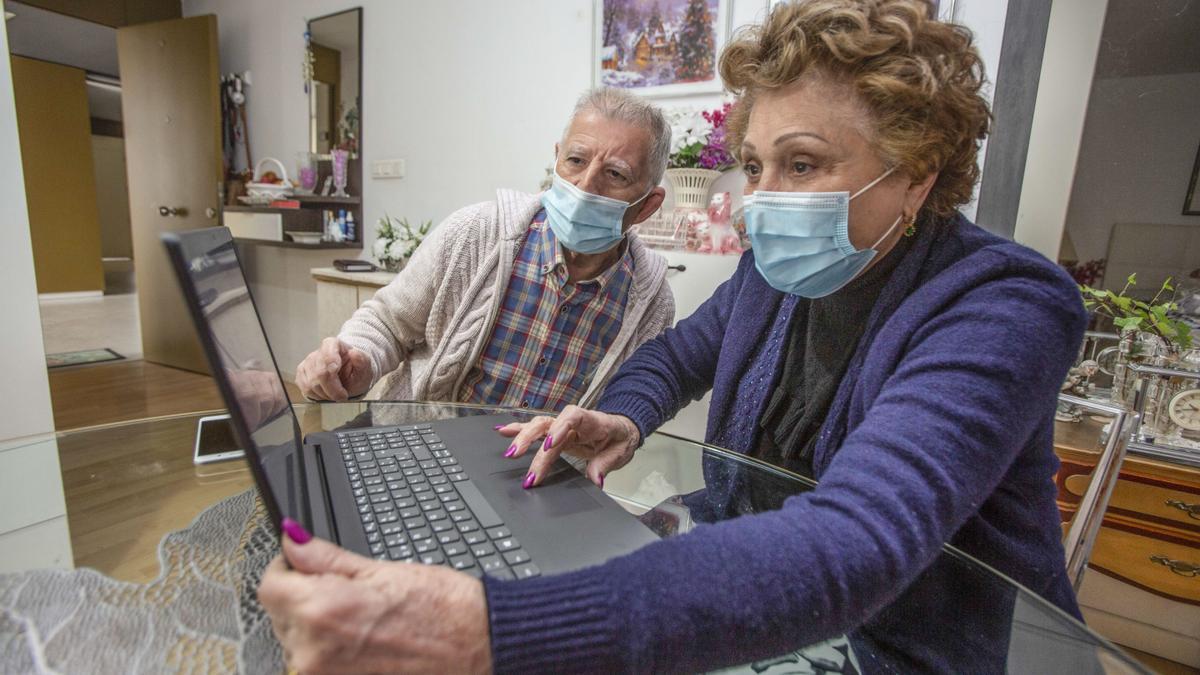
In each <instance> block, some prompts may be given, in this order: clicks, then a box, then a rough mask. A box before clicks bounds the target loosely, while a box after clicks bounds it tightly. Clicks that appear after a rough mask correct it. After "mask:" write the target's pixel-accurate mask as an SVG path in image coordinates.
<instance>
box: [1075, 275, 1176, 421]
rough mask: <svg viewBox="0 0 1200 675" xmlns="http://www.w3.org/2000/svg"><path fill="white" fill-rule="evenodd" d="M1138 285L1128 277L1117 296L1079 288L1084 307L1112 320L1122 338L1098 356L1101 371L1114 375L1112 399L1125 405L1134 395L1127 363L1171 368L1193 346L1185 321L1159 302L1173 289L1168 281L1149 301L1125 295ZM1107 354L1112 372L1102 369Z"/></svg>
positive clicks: (1172, 306)
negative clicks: (1111, 360) (1171, 313)
mask: <svg viewBox="0 0 1200 675" xmlns="http://www.w3.org/2000/svg"><path fill="white" fill-rule="evenodd" d="M1136 285H1137V274H1130V275H1129V278H1127V279H1126V280H1125V286H1124V288H1122V289H1121V291H1120V292H1119V293H1117V292H1113V291H1109V290H1104V289H1099V288H1092V287H1091V286H1087V285H1081V286H1080V287H1079V290H1080V292H1081V293H1082V294H1083V305H1084V307H1086V308H1087V309H1088V310H1090V311H1092V312H1094V313H1096V314H1099V315H1102V316H1107V317H1109V318H1111V319H1112V322H1113V325H1114V326H1115V327H1116V329H1117V332H1119V333H1120V335H1121V339H1120V342H1119V343H1118V345H1117V346H1116V347H1110V348H1108V349H1106V350H1103V351H1102V352H1101V353H1100V354H1099V355H1097V360H1098V361H1099V362H1100V364H1101V366H1100V367H1101V368H1102V369H1104V370H1105V371H1106V372H1109V374H1111V375H1112V376H1113V389H1112V400H1113V401H1114V402H1115V403H1117V404H1120V405H1126V406H1127V405H1128V404H1129V402H1130V401H1129V399H1130V398H1131V396H1132V394H1133V388H1134V387H1133V384H1134V383H1133V378H1130V377H1128V371H1127V369H1126V366H1127V365H1129V364H1130V363H1145V364H1149V365H1157V366H1165V367H1171V366H1172V365H1173V364H1175V363H1176V362H1178V361H1179V359H1180V358H1181V357H1182V356H1183V354H1184V353H1185V352H1186V351H1187V350H1189V349H1191V347H1192V331H1191V328H1190V327H1189V326H1188V325H1187V324H1186V323H1184V322H1182V321H1180V320H1178V319H1174V318H1171V317H1170V316H1168V314H1169V313H1170V312H1172V311H1174V310H1175V309H1177V307H1176V305H1175V303H1174V302H1172V301H1170V300H1166V301H1163V302H1159V300H1160V299H1161V298H1162V297H1163V294H1164V293H1168V294H1169V293H1171V292H1173V291H1174V290H1175V289H1174V287H1173V286H1171V279H1170V278H1167V280H1166V281H1164V282H1163V284H1162V287H1161V288H1159V289H1158V292H1157V293H1155V294H1154V297H1153V298H1151V299H1150V301H1149V302H1144V301H1142V300H1138V299H1137V298H1133V297H1130V296H1129V295H1127V293H1128V292H1129V289H1130V288H1131V287H1132V286H1136ZM1106 353H1107V354H1108V355H1110V356H1111V357H1112V358H1114V359H1115V360H1114V362H1113V366H1112V368H1111V370H1110V369H1109V368H1106V367H1105V361H1106V359H1105V358H1103V357H1104V356H1105V355H1106Z"/></svg>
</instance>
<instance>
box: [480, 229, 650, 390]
mask: <svg viewBox="0 0 1200 675" xmlns="http://www.w3.org/2000/svg"><path fill="white" fill-rule="evenodd" d="M621 245H622V246H625V251H624V253H623V254H622V255H621V258H620V260H619V261H617V263H616V264H614V265H611V266H610V267H609V268H608V269H606V270H604V272H603V273H601V274H600V276H598V277H596V278H595V279H590V280H588V281H581V282H578V283H575V284H571V283H569V282H568V281H567V267H566V261H565V259H564V258H563V254H562V250H561V248H560V247H559V245H558V239H557V238H556V237H555V236H554V232H553V231H551V229H550V228H549V227H548V226H547V225H546V211H545V210H544V209H543V210H541V211H538V212H537V214H536V215H534V217H533V221H532V224H531V225H530V227H529V233H528V234H526V235H525V243H524V244H522V246H521V250H520V253H519V254H518V255H517V259H516V260H515V261H514V262H513V271H512V276H511V277H510V278H509V280H508V289H507V290H506V291H505V294H504V298H503V300H502V301H501V305H500V313H499V315H498V316H497V317H496V323H495V326H493V328H492V336H491V338H490V339H489V340H488V342H487V347H486V348H485V349H484V350H483V355H482V356H481V357H480V360H479V363H478V364H476V366H475V367H474V368H473V369H472V370H473V372H472V374H471V375H469V376H468V377H467V380H466V384H465V386H464V392H463V394H464V395H463V396H462V399H463V401H464V402H466V403H483V404H489V405H502V406H511V407H517V406H520V407H523V408H540V409H545V410H561V409H562V408H563V407H565V406H567V405H569V404H571V403H575V402H576V401H578V400H579V399H580V398H581V397H582V396H583V393H584V392H585V391H586V390H587V387H588V385H589V384H590V383H591V379H592V377H591V376H592V372H593V370H594V369H595V367H596V364H598V363H599V362H600V359H601V358H603V357H604V354H605V352H606V351H607V350H608V348H609V346H610V345H611V344H612V343H613V340H614V339H615V338H616V336H617V333H618V332H619V331H620V330H621V320H622V317H623V315H624V313H625V300H626V298H627V296H628V292H629V286H630V284H631V283H632V281H633V258H632V256H631V255H630V254H629V247H628V246H626V245H625V244H624V243H622V244H621Z"/></svg>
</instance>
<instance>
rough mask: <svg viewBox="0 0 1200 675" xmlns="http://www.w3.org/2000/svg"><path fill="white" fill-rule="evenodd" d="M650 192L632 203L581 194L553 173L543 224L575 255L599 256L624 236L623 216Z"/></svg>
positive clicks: (544, 196)
mask: <svg viewBox="0 0 1200 675" xmlns="http://www.w3.org/2000/svg"><path fill="white" fill-rule="evenodd" d="M653 190H654V186H653V185H651V186H650V189H649V190H646V194H644V195H642V196H641V197H640V198H638V199H637V200H635V201H634V202H633V203H630V202H623V201H621V200H620V199H613V198H612V197H605V196H603V195H594V194H592V193H590V192H584V191H583V190H581V189H579V187H577V186H575V185H573V184H571V183H570V182H568V181H567V180H566V179H564V178H563V177H562V176H559V175H558V171H555V172H554V184H553V185H551V186H550V189H549V190H547V191H546V192H545V193H543V194H542V206H545V207H546V221H547V222H549V223H550V229H551V230H554V236H555V237H558V241H559V243H561V244H562V245H563V246H566V247H567V248H568V249H570V250H572V251H575V252H576V253H599V252H601V251H607V250H608V249H610V248H612V247H613V246H616V245H617V242H619V241H621V237H624V236H625V233H624V231H623V227H624V219H625V212H626V211H628V210H629V208H630V207H631V206H633V205H634V204H636V203H638V202H640V201H642V200H643V199H645V198H646V197H647V196H649V195H650V192H651V191H653Z"/></svg>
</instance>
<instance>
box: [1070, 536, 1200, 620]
mask: <svg viewBox="0 0 1200 675" xmlns="http://www.w3.org/2000/svg"><path fill="white" fill-rule="evenodd" d="M1156 560H1157V562H1156ZM1169 561H1171V562H1173V563H1174V567H1175V568H1176V569H1177V570H1179V571H1172V568H1171V567H1170V566H1168V565H1167V564H1163V563H1166V562H1169ZM1090 565H1091V566H1092V567H1094V568H1097V569H1099V570H1102V571H1104V572H1105V573H1107V574H1109V575H1110V576H1114V577H1117V578H1118V579H1121V580H1122V581H1125V582H1127V583H1130V584H1133V585H1135V586H1138V587H1141V588H1142V589H1144V590H1147V591H1150V592H1152V593H1156V594H1158V595H1161V596H1165V597H1168V598H1170V599H1172V600H1177V601H1179V602H1185V603H1188V604H1191V605H1200V548H1197V547H1195V546H1190V545H1187V544H1186V543H1182V542H1175V541H1164V540H1163V539H1160V538H1154V539H1152V538H1150V537H1145V536H1141V535H1139V534H1134V533H1132V532H1127V531H1125V530H1123V529H1117V528H1115V527H1107V526H1106V527H1102V528H1100V536H1099V537H1098V538H1097V539H1096V545H1095V548H1093V549H1092V557H1091V562H1090ZM1189 566H1191V567H1189ZM1189 569H1194V570H1195V571H1193V572H1189V571H1188V570H1189ZM1180 572H1183V573H1180Z"/></svg>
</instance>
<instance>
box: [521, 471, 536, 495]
mask: <svg viewBox="0 0 1200 675" xmlns="http://www.w3.org/2000/svg"><path fill="white" fill-rule="evenodd" d="M535 478H537V476H536V475H535V474H534V473H533V472H532V471H530V472H529V475H528V476H525V482H524V483H522V484H521V487H523V488H525V489H526V490H528V489H529V488H531V487H533V479H535Z"/></svg>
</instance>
